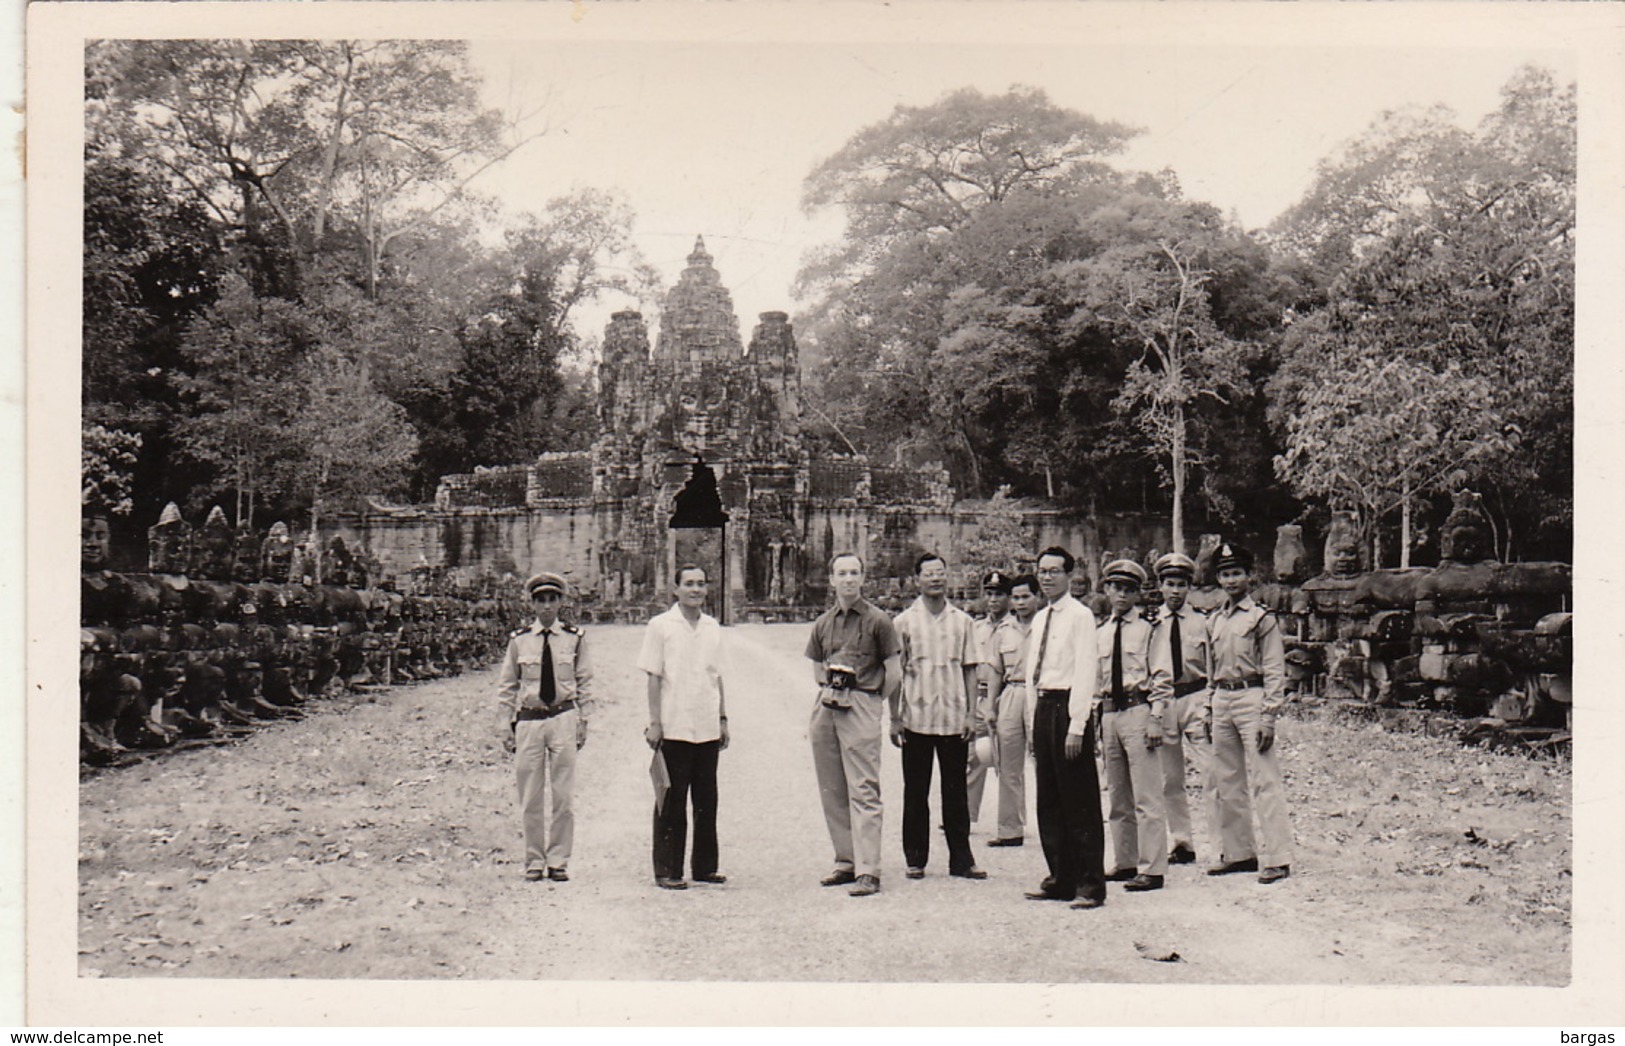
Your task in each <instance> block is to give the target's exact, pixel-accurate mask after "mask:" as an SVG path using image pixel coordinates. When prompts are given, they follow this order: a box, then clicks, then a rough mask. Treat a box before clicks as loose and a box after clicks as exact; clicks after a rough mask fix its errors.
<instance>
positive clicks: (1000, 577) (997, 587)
mask: <svg viewBox="0 0 1625 1046" xmlns="http://www.w3.org/2000/svg"><path fill="white" fill-rule="evenodd" d="M982 587H983V588H984V589H989V588H990V589H992V590H993V591H995V592H1003V593H1004V594H1005V595H1007V596H1008V595H1009V594H1010V575H1009V574H1006V573H1005V572H1004V571H1002V570H989V571H988V572H987V574H986V575H985V576H984V577H983V578H982Z"/></svg>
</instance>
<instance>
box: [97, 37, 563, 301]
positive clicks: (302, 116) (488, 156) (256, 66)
mask: <svg viewBox="0 0 1625 1046" xmlns="http://www.w3.org/2000/svg"><path fill="white" fill-rule="evenodd" d="M86 93H87V99H88V102H89V105H88V114H87V125H88V127H89V129H90V131H91V136H92V138H93V139H99V140H104V141H115V142H117V143H118V148H119V149H120V150H121V152H122V153H123V154H124V155H127V156H135V155H140V156H143V157H145V158H147V160H148V162H150V163H152V164H153V165H154V166H155V167H157V168H159V169H161V170H162V171H163V172H164V173H165V176H166V178H167V180H168V182H169V187H170V188H171V189H172V190H174V191H176V192H179V193H185V194H189V195H191V196H192V197H193V198H195V199H197V200H198V201H199V202H201V203H202V204H203V205H205V206H207V207H208V208H209V209H210V210H211V211H212V212H213V213H214V214H215V216H216V217H217V218H218V220H219V221H220V222H221V224H222V225H224V226H226V227H229V228H233V229H240V230H242V232H243V240H244V246H245V251H246V254H247V255H248V256H249V257H251V258H252V260H253V270H254V273H255V278H256V280H257V281H258V283H257V288H258V289H259V290H260V291H262V292H265V293H272V294H277V295H280V296H285V297H286V296H297V295H298V294H299V293H301V289H302V288H303V286H304V279H305V276H306V270H307V268H308V266H309V264H310V261H311V258H312V257H313V256H314V255H315V254H316V253H318V252H320V251H322V250H326V249H330V248H331V247H333V246H334V244H333V243H332V242H331V238H332V236H333V234H334V232H335V231H336V229H337V228H338V227H339V226H340V225H342V226H344V228H345V231H346V232H347V233H348V235H347V236H344V237H340V238H339V239H340V243H341V245H345V246H347V247H348V248H350V249H353V250H354V251H355V253H356V254H357V255H358V256H359V262H360V264H359V266H358V269H359V271H360V272H361V273H362V276H363V284H364V286H365V288H366V292H367V294H368V296H369V297H371V296H374V295H376V293H377V289H378V279H379V276H380V274H381V268H382V265H383V261H384V259H385V257H386V256H387V253H388V251H389V249H390V247H391V246H392V245H393V243H394V242H395V241H396V240H397V239H398V238H400V237H402V236H405V235H408V234H410V233H411V232H414V231H416V230H418V229H420V228H421V227H423V225H424V224H425V223H426V222H429V221H431V220H432V219H433V217H434V216H435V215H436V214H438V213H439V212H440V211H441V210H442V209H444V208H445V207H446V206H448V205H449V204H450V203H451V202H453V201H455V200H457V199H459V198H461V197H462V195H463V194H464V192H465V191H466V190H467V188H468V186H469V184H470V183H471V182H472V181H473V180H474V179H476V178H477V177H478V176H479V175H480V174H481V173H483V172H484V171H486V170H488V169H489V168H490V167H491V166H492V165H494V164H496V163H498V162H500V161H501V160H502V159H504V158H506V157H507V156H509V155H511V154H512V153H513V151H514V150H515V149H517V148H519V147H520V146H521V145H523V144H525V143H526V142H528V141H530V140H531V139H533V138H534V137H536V136H537V135H539V134H541V133H545V128H544V129H543V130H540V131H534V132H530V133H524V132H521V131H519V130H518V129H517V128H518V126H519V124H520V123H521V122H523V120H524V119H525V118H526V117H527V116H534V115H536V114H524V115H522V116H521V117H519V118H517V119H516V120H515V121H514V122H513V123H512V124H510V125H509V126H507V127H504V122H503V119H502V116H501V114H499V113H498V112H496V111H494V110H483V109H481V108H480V107H479V99H478V80H477V78H476V77H475V76H474V74H473V72H472V70H471V69H470V67H469V65H468V62H467V57H466V47H465V45H463V44H461V43H459V42H455V41H432V40H430V41H417V40H384V41H344V40H339V41H285V40H270V41H210V40H163V41H139V42H137V41H98V42H96V43H93V44H92V45H91V46H90V47H89V48H88V49H87V92H86ZM505 133H506V136H505Z"/></svg>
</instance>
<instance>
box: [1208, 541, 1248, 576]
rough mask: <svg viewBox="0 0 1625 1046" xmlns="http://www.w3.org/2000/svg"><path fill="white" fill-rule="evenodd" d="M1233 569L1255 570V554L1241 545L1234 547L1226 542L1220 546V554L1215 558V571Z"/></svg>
mask: <svg viewBox="0 0 1625 1046" xmlns="http://www.w3.org/2000/svg"><path fill="white" fill-rule="evenodd" d="M1231 567H1240V568H1241V569H1242V570H1251V569H1253V554H1252V553H1251V552H1249V551H1247V550H1246V549H1245V548H1243V547H1241V546H1240V545H1232V544H1231V543H1230V542H1228V541H1226V542H1225V543H1224V544H1222V545H1220V546H1219V553H1218V555H1217V556H1216V557H1214V561H1213V569H1214V570H1227V569H1229V568H1231Z"/></svg>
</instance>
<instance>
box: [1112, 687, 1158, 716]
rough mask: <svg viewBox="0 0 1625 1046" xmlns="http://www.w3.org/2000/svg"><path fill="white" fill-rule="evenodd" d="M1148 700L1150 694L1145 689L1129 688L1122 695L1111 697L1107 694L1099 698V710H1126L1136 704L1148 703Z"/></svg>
mask: <svg viewBox="0 0 1625 1046" xmlns="http://www.w3.org/2000/svg"><path fill="white" fill-rule="evenodd" d="M1150 700H1151V695H1150V693H1149V692H1147V691H1145V690H1129V691H1126V692H1125V693H1124V694H1123V696H1122V697H1112V696H1111V695H1109V694H1108V695H1107V696H1105V697H1103V698H1101V699H1100V710H1101V711H1102V712H1127V711H1128V710H1129V709H1131V708H1133V707H1135V706H1136V705H1143V704H1147V703H1149V702H1150Z"/></svg>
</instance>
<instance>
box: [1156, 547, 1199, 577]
mask: <svg viewBox="0 0 1625 1046" xmlns="http://www.w3.org/2000/svg"><path fill="white" fill-rule="evenodd" d="M1156 570H1157V576H1158V577H1159V578H1160V577H1182V578H1185V579H1186V580H1189V579H1191V578H1193V577H1195V576H1196V561H1195V560H1193V559H1191V557H1189V556H1187V555H1185V553H1183V552H1170V553H1168V554H1167V555H1166V556H1162V557H1160V558H1159V559H1158V560H1157V563H1156Z"/></svg>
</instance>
